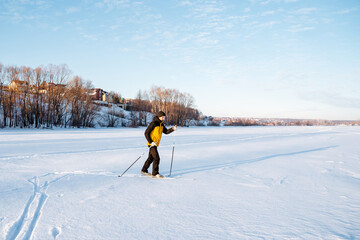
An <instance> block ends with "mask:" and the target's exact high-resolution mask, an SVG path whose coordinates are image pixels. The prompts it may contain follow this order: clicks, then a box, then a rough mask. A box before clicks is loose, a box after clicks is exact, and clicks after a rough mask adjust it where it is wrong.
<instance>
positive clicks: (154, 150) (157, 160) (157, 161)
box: [150, 147, 160, 176]
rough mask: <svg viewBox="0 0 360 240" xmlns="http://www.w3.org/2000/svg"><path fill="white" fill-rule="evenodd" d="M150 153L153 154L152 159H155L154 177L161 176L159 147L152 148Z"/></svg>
mask: <svg viewBox="0 0 360 240" xmlns="http://www.w3.org/2000/svg"><path fill="white" fill-rule="evenodd" d="M150 152H151V155H152V159H153V170H152V175H153V176H155V175H156V174H159V164H160V156H159V153H158V150H157V147H152V149H151V150H150Z"/></svg>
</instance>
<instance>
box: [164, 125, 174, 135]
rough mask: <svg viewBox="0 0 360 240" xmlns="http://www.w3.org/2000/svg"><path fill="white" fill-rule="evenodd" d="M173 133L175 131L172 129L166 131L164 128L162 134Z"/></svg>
mask: <svg viewBox="0 0 360 240" xmlns="http://www.w3.org/2000/svg"><path fill="white" fill-rule="evenodd" d="M173 131H175V130H174V128H170V129H167V128H166V127H165V126H164V129H163V133H165V134H169V133H172V132H173Z"/></svg>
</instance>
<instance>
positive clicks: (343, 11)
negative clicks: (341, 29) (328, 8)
mask: <svg viewBox="0 0 360 240" xmlns="http://www.w3.org/2000/svg"><path fill="white" fill-rule="evenodd" d="M357 10H358V8H355V7H354V8H348V9H344V10H340V11H338V12H336V14H348V13H351V12H356V11H357Z"/></svg>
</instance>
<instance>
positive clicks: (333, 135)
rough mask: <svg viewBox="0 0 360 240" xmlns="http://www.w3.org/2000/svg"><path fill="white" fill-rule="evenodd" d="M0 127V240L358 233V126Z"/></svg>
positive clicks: (292, 236) (353, 236)
mask: <svg viewBox="0 0 360 240" xmlns="http://www.w3.org/2000/svg"><path fill="white" fill-rule="evenodd" d="M144 130H145V128H138V129H124V128H123V129H86V130H84V129H63V130H19V129H17V130H13V129H10V130H1V131H0V164H1V168H0V171H1V173H0V239H6V240H9V239H87V240H88V239H360V128H359V127H345V126H342V127H222V128H214V127H205V128H178V131H176V132H175V133H173V134H171V135H167V136H166V135H164V136H163V139H162V142H161V146H160V148H159V152H160V155H161V164H160V172H161V173H162V174H165V175H167V174H169V168H170V162H171V161H170V160H171V152H172V146H173V142H174V141H175V157H174V165H173V174H172V176H173V178H174V179H152V178H150V177H141V176H140V174H139V173H140V169H141V167H142V164H143V163H144V160H145V158H146V155H147V152H146V153H145V155H144V156H143V157H142V158H141V159H140V160H139V161H138V162H137V163H136V164H135V165H134V166H133V167H132V168H131V169H130V170H129V171H128V172H127V173H126V174H125V175H124V176H123V177H122V178H118V177H117V176H118V175H119V174H121V173H122V172H123V171H125V170H126V168H127V167H128V166H130V165H131V164H132V163H133V162H134V161H135V160H136V159H137V158H138V157H139V156H140V155H141V154H142V153H143V152H144V151H147V148H146V147H145V138H144V135H143V132H144Z"/></svg>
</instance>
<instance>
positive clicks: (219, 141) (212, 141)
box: [0, 131, 339, 161]
mask: <svg viewBox="0 0 360 240" xmlns="http://www.w3.org/2000/svg"><path fill="white" fill-rule="evenodd" d="M336 133H339V132H331V131H316V132H310V133H290V134H274V135H265V136H256V137H236V138H230V139H228V138H225V139H222V140H210V141H209V140H208V141H191V142H187V143H181V144H177V145H179V146H187V145H190V146H191V145H199V144H217V143H224V142H237V141H257V140H263V139H268V138H271V139H273V138H287V137H309V136H315V135H327V134H336ZM168 146H170V145H164V147H168ZM143 148H144V147H142V146H140V147H139V146H135V147H120V148H104V149H85V150H78V151H60V152H45V153H39V154H27V155H19V154H16V155H6V156H0V159H2V160H11V161H14V160H16V159H18V160H22V159H31V158H34V157H47V156H51V155H59V154H61V155H66V154H74V153H75V154H82V153H85V154H88V153H102V152H112V151H122V150H135V149H143Z"/></svg>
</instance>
